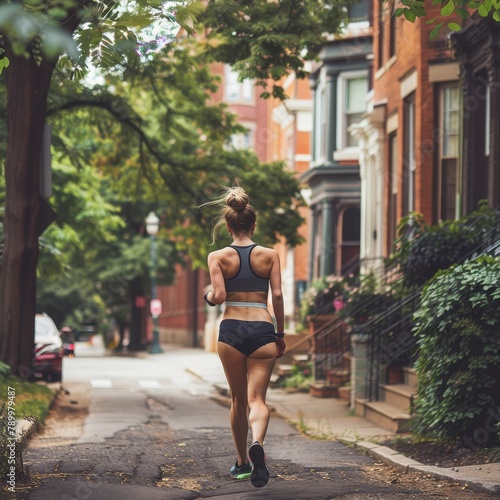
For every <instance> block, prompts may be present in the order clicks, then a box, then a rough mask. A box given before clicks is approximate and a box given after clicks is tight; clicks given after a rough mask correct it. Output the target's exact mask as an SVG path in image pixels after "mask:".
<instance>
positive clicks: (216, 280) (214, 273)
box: [206, 253, 226, 304]
mask: <svg viewBox="0 0 500 500" xmlns="http://www.w3.org/2000/svg"><path fill="white" fill-rule="evenodd" d="M208 271H209V273H210V283H211V286H212V290H210V292H208V294H207V296H206V297H207V299H208V300H209V301H210V302H213V303H214V304H222V303H223V302H224V301H225V300H226V284H225V282H224V275H223V274H222V269H221V267H220V263H219V260H218V259H217V257H216V255H214V253H211V254H209V256H208Z"/></svg>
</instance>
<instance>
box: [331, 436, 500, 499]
mask: <svg viewBox="0 0 500 500" xmlns="http://www.w3.org/2000/svg"><path fill="white" fill-rule="evenodd" d="M339 441H342V440H341V439H339ZM350 444H352V442H351V443H350ZM354 445H355V446H357V447H359V448H362V449H364V450H366V451H367V452H368V454H369V455H371V456H373V457H375V458H377V459H379V460H382V461H384V462H386V463H389V464H392V465H395V466H396V467H399V468H400V469H404V471H405V472H408V471H415V472H425V473H426V474H430V475H432V476H434V477H439V478H444V479H448V480H451V481H454V482H457V483H460V484H462V485H463V486H467V487H468V488H470V489H471V490H473V491H476V492H477V493H489V494H492V495H500V485H499V484H498V482H493V481H484V480H482V479H475V478H474V477H472V474H471V473H470V472H469V469H467V468H465V471H464V470H463V469H464V468H461V469H462V472H460V470H459V469H455V468H454V467H453V468H446V469H444V468H442V467H437V466H435V465H424V464H422V463H420V462H417V461H416V460H413V459H412V458H408V457H406V456H405V455H402V454H401V453H399V452H397V451H395V450H393V449H391V448H389V447H387V446H381V445H378V444H375V443H371V442H369V441H357V442H355V443H354ZM499 467H500V464H499ZM481 468H484V465H483V466H481V467H477V469H479V470H480V469H481Z"/></svg>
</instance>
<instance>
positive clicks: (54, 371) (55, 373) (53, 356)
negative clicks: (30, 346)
mask: <svg viewBox="0 0 500 500" xmlns="http://www.w3.org/2000/svg"><path fill="white" fill-rule="evenodd" d="M34 354H35V355H34V357H33V361H32V365H33V370H35V377H38V378H42V377H43V378H46V379H48V380H51V381H53V382H60V381H61V379H62V360H63V345H62V340H61V337H60V336H59V331H58V329H57V326H56V325H55V323H54V322H53V321H52V318H50V316H48V315H47V314H37V315H35V351H34Z"/></svg>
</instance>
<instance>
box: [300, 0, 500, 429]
mask: <svg viewBox="0 0 500 500" xmlns="http://www.w3.org/2000/svg"><path fill="white" fill-rule="evenodd" d="M428 11H429V12H428V16H429V18H432V17H434V16H435V15H438V14H439V9H435V12H433V9H432V8H430V9H428ZM367 12H368V14H369V15H368V20H370V19H372V20H373V28H372V30H371V31H370V30H369V29H367V30H366V31H365V32H364V33H361V34H359V35H358V36H357V37H354V38H351V39H350V38H349V37H342V38H337V39H334V40H332V41H330V42H328V43H327V44H326V45H325V47H324V49H323V51H322V53H321V54H320V62H319V64H318V65H317V67H316V68H315V69H314V71H313V73H312V75H311V86H312V89H313V99H314V103H315V104H314V116H313V120H314V127H313V137H312V161H311V165H310V169H309V170H308V171H307V172H306V173H305V174H303V176H302V180H303V181H304V182H306V183H307V184H308V185H309V186H310V188H311V191H312V196H311V206H310V209H311V226H310V228H309V230H310V239H309V255H310V259H309V274H308V277H309V281H311V280H312V279H314V278H315V277H320V276H325V275H328V274H336V275H342V274H344V273H345V271H346V267H347V270H349V271H350V269H349V267H350V263H349V257H352V256H354V255H355V248H356V242H355V239H354V234H351V235H349V236H348V235H347V233H345V232H344V228H346V227H347V228H349V229H350V230H353V228H355V227H356V225H355V223H354V218H355V217H354V210H355V209H356V208H358V209H359V223H358V224H359V225H358V226H357V227H356V230H358V228H359V243H358V244H359V271H360V273H361V274H367V273H369V272H370V271H374V272H376V273H380V272H382V271H383V262H384V259H385V258H386V257H387V256H388V255H389V254H390V252H391V249H392V246H393V243H394V240H395V238H396V227H397V224H398V222H399V221H400V219H401V218H402V217H403V216H405V215H407V214H409V213H410V212H413V211H416V212H420V213H422V214H423V217H424V220H425V221H426V222H427V223H428V224H435V223H438V222H441V221H444V220H452V219H457V218H459V217H461V216H463V215H465V214H468V213H470V212H472V211H473V210H474V209H475V208H476V207H477V203H478V202H479V200H482V199H486V200H488V202H489V205H490V206H491V207H492V208H497V207H499V204H500V158H499V154H500V149H499V148H500V146H499V144H500V137H499V134H500V119H499V117H500V84H499V82H500V55H499V54H500V50H499V48H500V45H499V43H500V38H499V34H500V28H499V24H498V23H495V22H489V21H485V20H484V19H481V18H476V19H473V20H471V21H469V22H468V23H467V25H466V26H465V27H464V29H463V30H462V31H461V32H459V33H454V34H453V35H450V34H449V33H446V31H445V30H443V31H442V32H441V33H440V34H439V35H438V36H437V37H436V38H434V39H432V40H431V39H430V36H429V35H430V31H431V30H432V28H433V26H429V25H427V24H426V23H425V22H419V21H417V22H415V23H414V24H413V23H410V22H408V21H406V20H404V18H397V17H395V16H393V15H392V12H391V11H390V10H389V4H387V2H374V3H373V5H372V8H371V12H370V10H369V9H368V10H367ZM424 21H425V20H424ZM372 36H373V38H372ZM343 54H344V57H342V55H343ZM346 54H347V56H346ZM363 78H366V84H363V87H362V83H361V82H362V79H363ZM362 89H364V90H365V91H364V92H363V90H362ZM351 95H352V96H353V98H352V100H351ZM351 111H352V115H351V114H350V112H351ZM349 136H350V138H349ZM346 146H347V147H346ZM348 210H351V214H352V218H350V219H347V221H346V220H344V219H345V217H346V215H347V214H348V213H349V212H348ZM349 252H351V253H349ZM334 323H335V320H332V325H334ZM321 328H322V330H325V326H324V325H322V327H321ZM335 331H337V330H335V328H333V327H332V329H331V332H332V335H334V334H335ZM354 338H355V337H354ZM365 340H366V339H365ZM313 345H314V344H313ZM351 349H352V352H353V353H354V359H353V360H352V366H351V368H352V372H353V374H352V375H351V380H352V385H353V388H352V397H351V405H352V406H353V407H354V408H355V409H356V412H357V413H358V414H360V415H363V416H366V417H368V418H370V419H372V420H374V421H376V422H377V423H379V424H381V425H385V426H387V427H388V428H390V429H392V430H405V429H406V426H407V423H408V416H409V415H408V408H409V407H410V406H411V400H412V397H413V396H414V394H415V390H416V388H415V377H414V373H412V370H411V368H409V367H407V368H406V369H405V378H404V383H402V384H395V386H394V387H392V388H391V387H387V386H384V387H383V388H382V389H381V390H380V391H379V389H378V388H377V390H376V391H374V392H373V391H372V392H370V399H372V397H373V400H370V401H364V400H363V398H364V397H365V394H366V393H367V389H368V387H367V385H369V384H370V383H372V382H370V381H367V377H366V375H367V366H368V365H369V363H370V362H373V359H372V360H371V361H370V359H369V357H370V347H369V346H368V345H366V344H365V345H362V342H361V341H360V342H359V343H358V342H357V341H355V342H353V344H352V345H351ZM356 357H358V358H359V359H358V360H356ZM323 371H325V370H323ZM386 376H387V373H383V374H382V375H381V378H380V379H379V378H378V374H377V378H376V381H377V383H378V382H379V381H380V382H381V383H382V384H384V383H385V382H387V381H388V379H386V378H385V377H386ZM370 390H371V389H370ZM373 394H375V396H373ZM356 401H358V404H356Z"/></svg>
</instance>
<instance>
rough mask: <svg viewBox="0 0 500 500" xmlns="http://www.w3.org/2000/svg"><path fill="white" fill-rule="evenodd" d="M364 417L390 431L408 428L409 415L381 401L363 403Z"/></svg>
mask: <svg viewBox="0 0 500 500" xmlns="http://www.w3.org/2000/svg"><path fill="white" fill-rule="evenodd" d="M364 413H365V414H364V417H365V418H366V419H367V420H369V421H370V422H373V423H374V424H377V425H378V426H380V427H382V428H384V429H387V430H389V431H391V432H408V431H409V430H410V415H409V413H406V412H403V411H401V410H399V409H398V408H395V407H394V406H391V405H388V404H387V403H384V402H383V401H372V402H368V401H367V402H365V403H364Z"/></svg>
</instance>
